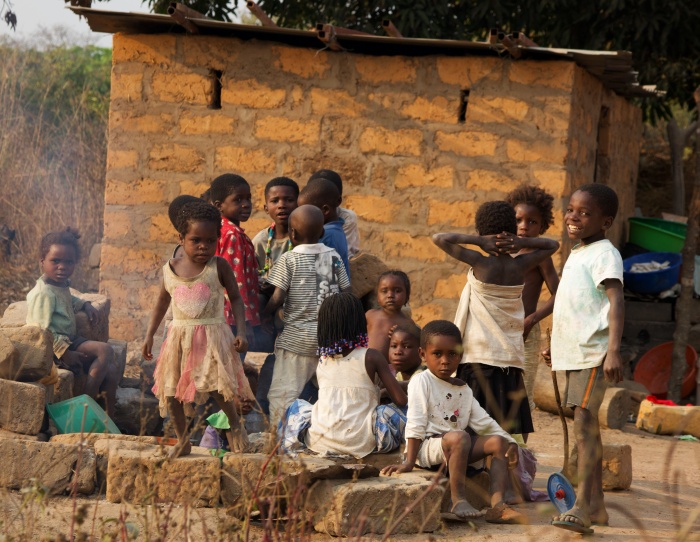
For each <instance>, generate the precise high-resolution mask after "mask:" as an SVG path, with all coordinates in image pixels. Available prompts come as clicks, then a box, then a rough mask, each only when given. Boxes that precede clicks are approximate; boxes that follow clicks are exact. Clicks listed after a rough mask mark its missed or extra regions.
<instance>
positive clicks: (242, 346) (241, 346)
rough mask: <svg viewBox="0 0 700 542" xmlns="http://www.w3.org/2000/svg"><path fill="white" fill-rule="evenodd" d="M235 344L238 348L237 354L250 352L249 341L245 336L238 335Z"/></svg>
mask: <svg viewBox="0 0 700 542" xmlns="http://www.w3.org/2000/svg"><path fill="white" fill-rule="evenodd" d="M233 344H234V346H235V348H236V352H238V353H239V354H243V353H244V352H247V351H248V339H246V337H245V335H236V340H235V341H234V343H233Z"/></svg>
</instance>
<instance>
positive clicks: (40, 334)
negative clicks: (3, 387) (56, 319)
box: [0, 326, 53, 382]
mask: <svg viewBox="0 0 700 542" xmlns="http://www.w3.org/2000/svg"><path fill="white" fill-rule="evenodd" d="M0 334H2V335H4V336H5V337H6V338H7V339H9V340H10V342H11V343H12V345H13V346H14V348H15V350H16V356H14V357H13V358H10V359H8V360H6V361H5V362H2V363H0V378H6V379H8V380H17V381H19V382H36V381H38V380H41V379H42V378H44V377H45V376H48V375H49V373H51V368H52V367H53V335H52V334H51V332H50V331H47V330H45V329H41V328H40V327H37V326H22V327H8V328H2V331H0Z"/></svg>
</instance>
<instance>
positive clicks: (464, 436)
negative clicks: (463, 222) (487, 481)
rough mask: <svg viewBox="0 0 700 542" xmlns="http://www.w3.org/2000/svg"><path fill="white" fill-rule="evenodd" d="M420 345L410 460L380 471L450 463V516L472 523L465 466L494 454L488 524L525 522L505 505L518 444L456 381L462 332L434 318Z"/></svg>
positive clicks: (412, 392)
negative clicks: (423, 367) (420, 367)
mask: <svg viewBox="0 0 700 542" xmlns="http://www.w3.org/2000/svg"><path fill="white" fill-rule="evenodd" d="M420 342H421V346H420V356H421V359H422V360H423V363H424V364H425V365H427V367H428V370H427V371H423V372H422V373H418V374H414V375H413V377H412V378H411V380H410V381H409V383H408V416H407V422H406V452H405V457H406V459H405V461H404V463H403V464H401V465H390V466H388V467H385V468H384V469H383V470H382V472H383V473H384V474H391V473H394V472H397V473H400V472H410V471H412V470H413V467H414V466H415V465H416V464H417V465H418V466H419V467H423V468H430V467H432V466H435V465H441V464H446V465H447V471H448V473H449V478H450V492H451V497H452V509H451V513H452V514H453V515H454V516H455V517H456V518H457V519H459V520H461V521H469V520H471V519H473V518H476V517H479V516H481V515H482V514H481V512H479V511H478V510H476V509H475V508H474V507H473V506H472V505H471V504H469V502H468V501H467V486H466V473H467V466H468V465H469V463H473V462H474V461H478V460H479V459H483V458H484V457H486V456H492V460H491V470H490V475H491V506H492V508H491V509H490V510H489V511H488V512H487V513H486V521H489V522H491V523H523V522H524V520H525V517H524V516H523V515H522V514H519V513H518V512H516V511H514V510H512V509H511V508H509V507H508V506H507V505H506V504H505V502H504V492H505V489H506V483H507V479H508V469H509V468H510V469H512V468H514V467H515V466H516V465H517V464H518V446H517V444H516V443H515V440H514V439H513V438H512V437H511V436H510V435H509V434H508V433H506V432H505V431H504V430H503V429H502V428H501V427H500V426H499V425H498V423H496V421H495V420H494V419H493V418H491V417H490V416H489V415H488V414H487V413H486V411H485V410H484V409H483V408H482V407H481V405H479V403H478V402H477V401H476V400H475V399H474V396H473V394H472V391H471V389H470V388H469V386H467V384H466V383H465V382H463V381H462V380H459V379H457V378H453V377H452V374H453V373H454V372H455V370H456V369H457V365H458V364H459V361H460V360H461V359H462V335H461V333H460V332H459V329H457V326H455V325H454V324H453V323H452V322H448V321H446V320H435V321H433V322H430V323H429V324H427V325H426V326H425V327H424V328H423V331H422V332H421V341H420ZM467 428H469V429H470V430H471V431H472V432H467Z"/></svg>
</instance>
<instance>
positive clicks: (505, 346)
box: [433, 201, 559, 435]
mask: <svg viewBox="0 0 700 542" xmlns="http://www.w3.org/2000/svg"><path fill="white" fill-rule="evenodd" d="M516 229H517V228H516V225H515V211H514V210H513V208H512V207H511V206H510V205H509V204H508V203H507V202H505V201H491V202H487V203H484V204H483V205H482V206H481V207H479V209H478V210H477V213H476V230H477V232H479V235H463V234H457V233H439V234H437V235H435V236H433V241H434V242H435V244H436V245H438V246H439V247H440V248H441V249H442V250H444V251H445V252H447V253H448V254H449V255H450V256H452V257H453V258H456V259H458V260H459V261H462V262H465V263H468V264H469V265H470V266H471V268H470V269H469V273H468V278H467V284H466V286H465V287H464V290H463V292H462V296H461V299H460V302H459V307H458V308H457V314H456V315H455V324H456V325H457V327H458V328H460V331H461V332H462V336H463V337H464V345H463V346H464V356H463V357H462V361H461V363H460V364H459V368H458V370H457V377H458V378H460V379H461V380H463V381H465V382H466V383H467V384H469V386H470V387H471V389H472V390H473V391H474V397H475V398H476V400H477V401H479V403H480V404H482V405H483V407H484V408H485V409H486V412H488V413H489V415H490V416H491V417H492V418H494V419H495V420H496V421H497V422H498V423H500V424H501V427H503V429H505V430H506V431H508V432H509V433H513V434H516V433H519V434H523V435H525V434H528V433H531V432H532V431H533V426H532V416H531V414H530V405H529V404H528V401H527V393H526V391H525V385H524V383H523V362H524V358H525V347H524V342H523V321H524V319H525V315H524V310H523V302H522V291H523V285H524V282H525V275H526V273H527V272H528V271H530V270H531V269H534V268H536V267H537V266H538V265H539V264H540V263H541V262H542V261H543V260H545V259H546V258H549V257H550V256H551V255H552V254H554V252H555V251H556V250H557V249H558V248H559V243H557V242H556V241H554V240H552V239H544V238H541V237H535V238H526V237H524V238H520V237H517V236H516V235H515V233H516ZM464 244H470V245H475V246H478V247H480V248H481V249H482V250H483V251H484V252H486V254H487V255H486V256H484V255H483V254H482V253H481V252H477V251H476V250H471V249H467V248H464V247H462V246H460V245H464ZM524 248H527V249H532V252H529V253H527V254H519V255H517V256H515V257H513V256H511V255H512V254H513V253H517V252H519V251H520V250H522V249H524Z"/></svg>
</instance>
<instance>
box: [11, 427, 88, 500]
mask: <svg viewBox="0 0 700 542" xmlns="http://www.w3.org/2000/svg"><path fill="white" fill-rule="evenodd" d="M80 453H82V456H81V457H80V472H79V473H78V479H77V491H78V493H82V494H84V495H89V494H91V493H93V492H94V490H95V452H94V451H93V450H92V449H90V448H88V447H85V448H83V449H82V451H80V450H79V447H78V446H71V445H66V444H55V443H50V442H32V441H28V440H16V439H0V457H2V458H3V461H4V462H5V467H4V468H2V469H0V487H4V488H8V489H22V488H24V487H27V486H28V485H29V484H30V479H32V478H34V479H36V480H37V481H38V482H39V483H41V484H42V485H44V486H46V487H47V488H48V491H49V493H50V494H52V495H60V494H62V493H65V492H67V491H70V488H71V484H72V482H73V476H74V472H75V471H76V468H77V463H78V457H79V454H80Z"/></svg>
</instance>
